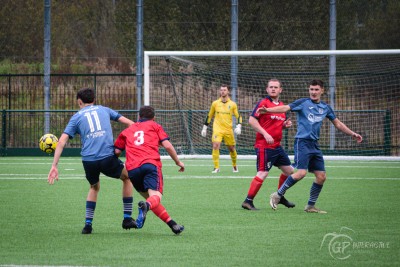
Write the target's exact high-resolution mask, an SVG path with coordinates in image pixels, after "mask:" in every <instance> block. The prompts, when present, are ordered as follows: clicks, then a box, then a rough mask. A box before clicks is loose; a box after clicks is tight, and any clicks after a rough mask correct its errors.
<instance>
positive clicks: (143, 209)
mask: <svg viewBox="0 0 400 267" xmlns="http://www.w3.org/2000/svg"><path fill="white" fill-rule="evenodd" d="M138 209H139V215H138V217H137V219H136V226H137V228H138V229H140V228H142V227H143V225H144V222H145V221H146V215H147V211H148V210H149V208H148V206H147V204H146V202H144V201H140V202H139V203H138Z"/></svg>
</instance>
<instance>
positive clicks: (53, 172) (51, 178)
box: [47, 133, 69, 184]
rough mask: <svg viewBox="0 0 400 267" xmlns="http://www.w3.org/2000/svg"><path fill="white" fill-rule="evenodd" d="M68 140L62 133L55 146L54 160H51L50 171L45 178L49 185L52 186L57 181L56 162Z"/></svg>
mask: <svg viewBox="0 0 400 267" xmlns="http://www.w3.org/2000/svg"><path fill="white" fill-rule="evenodd" d="M68 139H69V136H68V135H67V134H65V133H63V134H62V135H61V136H60V138H59V140H58V144H57V148H56V150H55V151H54V158H53V163H52V164H51V169H50V171H49V175H48V176H47V182H48V183H49V184H54V180H57V181H58V168H57V165H58V161H59V160H60V157H61V154H62V152H63V150H64V147H65V145H66V144H67V142H68Z"/></svg>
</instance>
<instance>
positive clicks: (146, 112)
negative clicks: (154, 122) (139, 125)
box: [139, 106, 154, 119]
mask: <svg viewBox="0 0 400 267" xmlns="http://www.w3.org/2000/svg"><path fill="white" fill-rule="evenodd" d="M139 117H140V118H141V119H153V118H154V108H153V107H151V106H143V107H141V108H140V110H139Z"/></svg>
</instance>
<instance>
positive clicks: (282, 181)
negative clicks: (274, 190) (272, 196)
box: [278, 173, 288, 189]
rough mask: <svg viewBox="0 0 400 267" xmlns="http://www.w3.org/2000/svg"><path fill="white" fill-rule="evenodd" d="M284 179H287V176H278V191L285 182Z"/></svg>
mask: <svg viewBox="0 0 400 267" xmlns="http://www.w3.org/2000/svg"><path fill="white" fill-rule="evenodd" d="M286 178H288V176H286V175H284V174H283V173H281V176H279V183H278V189H279V188H281V186H282V185H283V183H284V182H285V181H286Z"/></svg>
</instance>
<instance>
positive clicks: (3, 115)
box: [0, 109, 7, 156]
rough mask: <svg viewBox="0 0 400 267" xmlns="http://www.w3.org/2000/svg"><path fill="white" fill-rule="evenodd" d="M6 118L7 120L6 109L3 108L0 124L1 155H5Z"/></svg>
mask: <svg viewBox="0 0 400 267" xmlns="http://www.w3.org/2000/svg"><path fill="white" fill-rule="evenodd" d="M6 120H7V113H6V110H5V109H3V111H2V112H1V126H2V128H1V129H2V131H1V153H0V154H1V156H5V155H6V133H7V131H6V125H7V123H6Z"/></svg>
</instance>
